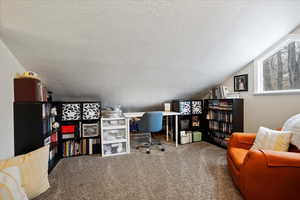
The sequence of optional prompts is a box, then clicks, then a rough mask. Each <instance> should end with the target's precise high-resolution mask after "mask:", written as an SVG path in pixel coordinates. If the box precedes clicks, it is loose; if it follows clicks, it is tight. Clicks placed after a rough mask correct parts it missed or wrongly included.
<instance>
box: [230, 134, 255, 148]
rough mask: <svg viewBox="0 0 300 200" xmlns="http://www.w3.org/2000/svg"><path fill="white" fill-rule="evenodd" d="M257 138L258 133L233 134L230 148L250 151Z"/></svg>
mask: <svg viewBox="0 0 300 200" xmlns="http://www.w3.org/2000/svg"><path fill="white" fill-rule="evenodd" d="M255 137H256V133H238V132H235V133H232V135H231V137H230V140H229V144H228V148H231V147H235V148H243V149H250V148H251V147H252V145H253V143H254V140H255Z"/></svg>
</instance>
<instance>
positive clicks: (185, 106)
mask: <svg viewBox="0 0 300 200" xmlns="http://www.w3.org/2000/svg"><path fill="white" fill-rule="evenodd" d="M172 111H174V112H179V113H180V115H179V116H178V134H179V136H178V138H179V144H182V143H183V141H182V137H185V136H183V135H182V134H184V135H186V133H187V132H188V133H191V134H193V133H195V132H204V131H205V115H204V111H203V100H199V99H196V100H174V101H172ZM191 137H192V136H191ZM190 142H193V140H192V139H191V141H190Z"/></svg>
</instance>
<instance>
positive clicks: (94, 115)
mask: <svg viewBox="0 0 300 200" xmlns="http://www.w3.org/2000/svg"><path fill="white" fill-rule="evenodd" d="M82 118H83V120H96V119H99V118H100V104H99V103H84V104H83V114H82Z"/></svg>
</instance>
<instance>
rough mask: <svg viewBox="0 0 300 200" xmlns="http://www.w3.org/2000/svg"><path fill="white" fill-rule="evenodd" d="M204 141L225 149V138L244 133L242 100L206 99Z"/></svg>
mask: <svg viewBox="0 0 300 200" xmlns="http://www.w3.org/2000/svg"><path fill="white" fill-rule="evenodd" d="M204 103H205V113H206V121H207V123H206V126H207V127H206V130H207V131H206V136H205V140H206V141H208V142H211V143H214V144H217V145H219V146H221V147H225V148H226V147H227V141H226V140H225V138H229V137H230V136H231V134H232V133H233V132H243V131H244V101H243V99H206V100H204Z"/></svg>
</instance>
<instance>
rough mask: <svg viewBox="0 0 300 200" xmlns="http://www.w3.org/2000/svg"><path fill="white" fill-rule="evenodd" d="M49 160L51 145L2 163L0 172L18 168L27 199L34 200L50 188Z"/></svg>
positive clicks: (0, 162)
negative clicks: (12, 167) (14, 167)
mask: <svg viewBox="0 0 300 200" xmlns="http://www.w3.org/2000/svg"><path fill="white" fill-rule="evenodd" d="M48 159H49V145H47V146H44V147H42V148H39V149H37V150H35V151H32V152H30V153H27V154H24V155H20V156H16V157H14V158H11V159H8V160H3V161H0V170H1V169H4V168H8V167H11V166H18V167H19V168H20V170H21V177H22V187H23V188H24V189H25V192H26V194H27V197H28V198H29V199H33V198H35V197H37V196H38V195H40V194H42V193H43V192H45V191H46V190H47V189H48V188H49V187H50V185H49V181H48Z"/></svg>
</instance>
